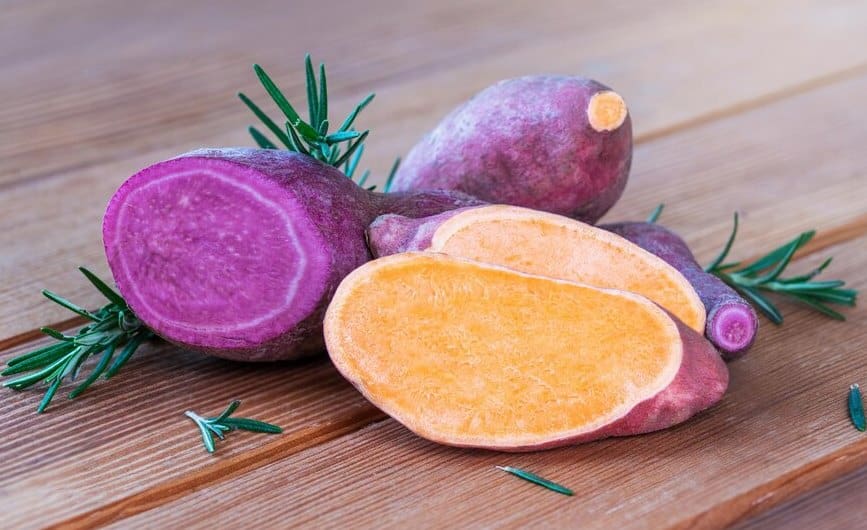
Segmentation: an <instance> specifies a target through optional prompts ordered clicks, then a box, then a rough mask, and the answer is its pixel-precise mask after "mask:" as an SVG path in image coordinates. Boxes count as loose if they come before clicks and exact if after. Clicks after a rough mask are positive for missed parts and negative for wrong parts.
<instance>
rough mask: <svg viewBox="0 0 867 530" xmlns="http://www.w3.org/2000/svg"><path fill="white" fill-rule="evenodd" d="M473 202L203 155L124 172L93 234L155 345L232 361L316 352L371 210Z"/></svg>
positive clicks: (303, 161) (254, 157)
mask: <svg viewBox="0 0 867 530" xmlns="http://www.w3.org/2000/svg"><path fill="white" fill-rule="evenodd" d="M473 204H480V201H478V200H477V199H475V198H473V197H469V196H467V195H464V194H462V193H458V192H449V191H432V192H423V193H389V194H382V193H374V192H370V191H367V190H364V189H362V188H360V187H359V186H357V185H356V184H354V183H353V182H352V181H350V180H349V179H348V178H346V176H345V175H344V174H343V173H341V172H340V171H339V170H337V169H335V168H333V167H331V166H328V165H325V164H323V163H320V162H318V161H316V160H314V159H313V158H311V157H308V156H305V155H300V154H296V153H292V152H288V151H277V150H265V149H246V148H227V149H202V150H198V151H192V152H190V153H186V154H184V155H181V156H179V157H177V158H174V159H171V160H167V161H165V162H160V163H158V164H155V165H153V166H150V167H148V168H146V169H144V170H142V171H140V172H138V173H136V174H135V175H133V176H132V177H130V178H129V179H128V180H127V181H126V182H125V183H124V184H123V185H122V186H121V187H120V189H119V190H118V191H117V192H116V193H115V195H114V196H113V197H112V199H111V200H110V202H109V204H108V207H107V209H106V213H105V217H104V219H103V239H104V244H105V253H106V257H107V259H108V263H109V267H110V268H111V272H112V275H113V276H114V280H115V283H116V284H117V287H118V289H119V291H120V293H121V294H122V295H123V297H124V298H125V299H126V300H127V302H128V304H129V306H130V308H131V309H132V310H133V312H134V313H135V314H136V315H137V316H138V317H139V318H140V319H141V320H142V321H143V322H144V323H145V325H147V326H148V327H149V328H151V329H152V330H153V331H154V332H155V333H157V334H158V335H159V336H161V337H162V338H164V339H166V340H168V341H169V342H172V343H175V344H177V345H179V346H181V347H184V348H187V349H191V350H195V351H199V352H203V353H207V354H211V355H215V356H218V357H223V358H227V359H233V360H238V361H276V360H288V359H295V358H299V357H303V356H307V355H311V354H314V353H320V352H322V351H323V348H324V339H323V336H322V320H323V317H324V314H325V309H326V307H327V304H328V302H329V301H330V300H331V297H332V295H333V293H334V290H335V289H336V288H337V285H338V284H339V282H340V281H341V280H342V279H343V277H344V276H346V275H347V274H348V273H349V272H350V271H352V270H353V269H355V268H357V267H358V266H360V265H362V264H363V263H365V262H366V261H368V260H370V259H371V255H370V252H369V250H368V247H367V244H366V234H365V229H366V227H367V226H368V225H369V224H370V223H371V222H372V221H373V220H374V219H375V218H376V217H377V216H378V215H381V214H384V213H390V212H394V213H398V214H401V215H405V216H427V215H433V214H437V213H440V212H442V211H445V210H449V209H453V208H458V207H462V206H467V205H473ZM287 285H291V287H287ZM284 291H285V292H284Z"/></svg>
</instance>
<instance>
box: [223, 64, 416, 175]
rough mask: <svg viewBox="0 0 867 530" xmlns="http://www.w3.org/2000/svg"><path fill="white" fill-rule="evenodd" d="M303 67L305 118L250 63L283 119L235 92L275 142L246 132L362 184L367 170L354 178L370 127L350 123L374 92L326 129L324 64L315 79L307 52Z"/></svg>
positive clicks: (264, 143) (267, 146) (263, 144)
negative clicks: (334, 126)
mask: <svg viewBox="0 0 867 530" xmlns="http://www.w3.org/2000/svg"><path fill="white" fill-rule="evenodd" d="M304 70H305V72H306V88H307V112H308V115H309V119H308V120H307V121H305V120H304V119H303V118H301V116H300V114H299V113H298V111H296V110H295V107H293V106H292V104H291V103H289V100H288V99H287V98H286V96H285V95H284V94H283V92H281V91H280V89H279V88H278V87H277V84H276V83H274V80H273V79H271V77H270V76H269V75H268V74H267V73H266V72H265V70H264V69H263V68H262V67H261V66H259V65H258V64H254V65H253V71H254V72H255V73H256V76H257V77H258V78H259V81H260V82H261V83H262V86H263V87H264V88H265V91H266V92H267V93H268V95H269V96H271V99H272V100H274V103H275V104H276V105H277V107H278V108H279V109H280V110H281V111H282V112H283V115H284V118H281V119H280V120H277V121H282V122H283V125H278V124H277V121H275V120H272V119H271V118H269V117H268V115H267V114H265V112H264V111H262V109H261V108H260V107H259V106H258V105H256V104H255V103H254V102H253V100H251V99H250V98H249V97H247V96H246V95H245V94H243V93H239V94H238V97H239V98H240V99H241V101H242V102H243V103H244V104H245V105H246V106H247V107H248V108H249V109H250V110H251V111H252V112H253V114H255V115H256V117H257V118H259V120H260V121H261V122H262V123H263V124H264V125H265V127H266V128H267V129H268V130H269V131H270V132H271V133H272V134H273V135H274V136H275V137H276V138H277V142H274V141H272V140H271V139H270V138H268V137H267V136H266V135H265V133H263V132H262V131H260V130H259V129H257V128H256V127H253V126H250V127H249V128H248V130H249V132H250V135H251V136H252V137H253V140H254V141H255V142H256V144H257V145H258V146H259V147H261V148H263V149H278V147H277V144H278V143H280V144H282V145H283V147H284V148H285V149H288V150H290V151H296V152H299V153H303V154H305V155H309V156H312V157H313V158H315V159H317V160H319V161H321V162H325V163H326V164H329V165H332V166H334V167H337V168H341V169H342V171H343V172H344V173H345V174H346V176H347V177H349V178H350V179H352V180H353V181H354V182H356V183H357V184H358V185H359V186H364V183H365V182H366V181H367V177H368V176H369V175H370V172H369V171H365V172H364V173H362V174H361V175H360V176H359V177H358V178H357V179H356V177H355V175H356V170H357V169H358V163H359V161H360V160H361V155H362V153H363V152H364V141H365V140H366V139H367V136H368V134H369V133H370V131H369V130H365V131H357V130H356V129H355V127H354V124H355V120H356V118H357V117H358V115H359V114H360V113H361V111H362V110H364V108H365V107H366V106H367V105H368V104H370V102H371V101H373V98H374V96H375V94H372V93H371V94H369V95H367V96H366V97H365V98H363V99H362V100H361V101H360V102H359V103H358V104H357V105H356V106H355V108H354V109H353V110H352V112H350V113H349V115H348V116H347V117H346V118H345V119H344V120H343V122H342V123H341V125H340V127H338V128H337V130H336V131H334V132H331V133H329V132H328V129H329V126H330V122H329V119H328V82H327V77H326V75H325V64H322V63H320V64H319V77H318V79H317V77H316V72H315V71H314V69H313V61H311V59H310V54H307V56H306V57H305V58H304ZM399 162H400V159H398V160H397V161H396V162H395V165H394V167H393V168H392V173H391V174H390V176H389V178H388V181H387V183H386V191H388V189H387V188H388V186H389V185H390V183H391V179H392V178H393V176H394V172H395V171H396V170H397V164H398V163H399ZM374 188H375V186H371V187H369V188H368V189H371V190H372V189H374Z"/></svg>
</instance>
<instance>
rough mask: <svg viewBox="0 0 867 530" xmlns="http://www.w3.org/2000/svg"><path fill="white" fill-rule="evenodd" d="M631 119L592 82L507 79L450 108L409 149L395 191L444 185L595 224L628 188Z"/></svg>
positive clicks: (614, 95) (613, 94)
mask: <svg viewBox="0 0 867 530" xmlns="http://www.w3.org/2000/svg"><path fill="white" fill-rule="evenodd" d="M631 161H632V123H631V119H630V117H629V113H628V111H627V108H626V104H625V103H624V101H623V99H622V98H621V97H620V96H619V95H618V94H617V93H616V92H613V91H612V90H610V89H609V88H608V87H606V86H605V85H602V84H600V83H597V82H596V81H593V80H590V79H584V78H580V77H565V76H530V77H521V78H517V79H510V80H506V81H501V82H499V83H497V84H495V85H493V86H491V87H490V88H488V89H486V90H484V91H482V92H481V93H479V94H478V95H476V96H475V97H473V98H472V99H471V100H469V101H468V102H466V103H465V104H463V105H462V106H460V107H458V108H457V109H455V110H454V111H452V112H451V113H450V114H449V115H448V116H446V117H445V118H444V119H443V121H442V122H440V124H439V125H438V126H437V127H436V129H434V130H433V132H431V133H430V134H428V135H427V136H426V137H425V138H424V139H422V140H421V141H420V142H419V143H418V144H417V145H416V146H415V147H414V148H413V149H412V150H411V151H410V153H409V155H408V156H407V157H406V159H405V160H404V162H403V164H402V165H401V167H400V168H399V169H398V171H397V174H396V176H395V178H394V181H393V183H392V189H394V190H403V191H408V190H431V189H448V190H458V191H463V192H466V193H469V194H470V195H473V196H474V197H478V198H479V199H482V200H485V201H487V202H490V203H495V204H512V205H515V206H526V207H529V208H534V209H537V210H545V211H548V212H553V213H558V214H562V215H566V216H569V217H574V218H576V219H580V220H582V221H586V222H590V223H593V222H596V221H597V220H598V219H599V218H600V217H602V215H603V214H604V213H605V212H607V211H608V209H609V208H611V206H613V205H614V203H615V202H616V201H617V199H618V198H619V197H620V195H621V193H622V192H623V188H624V187H625V186H626V180H627V177H628V175H629V168H630V164H631Z"/></svg>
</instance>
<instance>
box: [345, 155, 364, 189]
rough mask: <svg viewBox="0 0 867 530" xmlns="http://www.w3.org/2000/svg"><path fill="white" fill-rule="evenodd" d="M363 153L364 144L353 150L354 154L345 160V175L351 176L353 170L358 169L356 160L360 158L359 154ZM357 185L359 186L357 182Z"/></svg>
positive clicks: (353, 172) (353, 173)
mask: <svg viewBox="0 0 867 530" xmlns="http://www.w3.org/2000/svg"><path fill="white" fill-rule="evenodd" d="M363 154H364V146H363V145H362V146H361V147H359V148H358V149H357V150H356V151H355V154H354V155H352V157H351V158H349V160H347V161H346V163H345V164H344V167H345V169H344V171H343V172H344V173H346V176H347V177H349V178H352V177H353V176H354V175H355V170H356V169H358V162H359V161H360V160H361V155H363ZM359 186H361V184H359Z"/></svg>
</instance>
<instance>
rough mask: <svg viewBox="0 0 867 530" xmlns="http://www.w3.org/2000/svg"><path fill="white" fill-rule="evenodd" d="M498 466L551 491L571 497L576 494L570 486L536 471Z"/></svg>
mask: <svg viewBox="0 0 867 530" xmlns="http://www.w3.org/2000/svg"><path fill="white" fill-rule="evenodd" d="M496 468H497V469H499V470H502V471H505V472H506V473H511V474H512V475H515V476H516V477H519V478H522V479H524V480H526V481H528V482H532V483H533V484H537V485H539V486H542V487H543V488H548V489H549V490H551V491H556V492H557V493H562V494H563V495H568V496H570V497H571V496H572V495H575V492H574V491H572V490H570V489H569V488H567V487H565V486H561V485H560V484H557V483H556V482H551V481H550V480H548V479H545V478H542V477H540V476H539V475H537V474H535V473H530V472H529V471H524V470H523V469H518V468H516V467H511V466H496Z"/></svg>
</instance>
